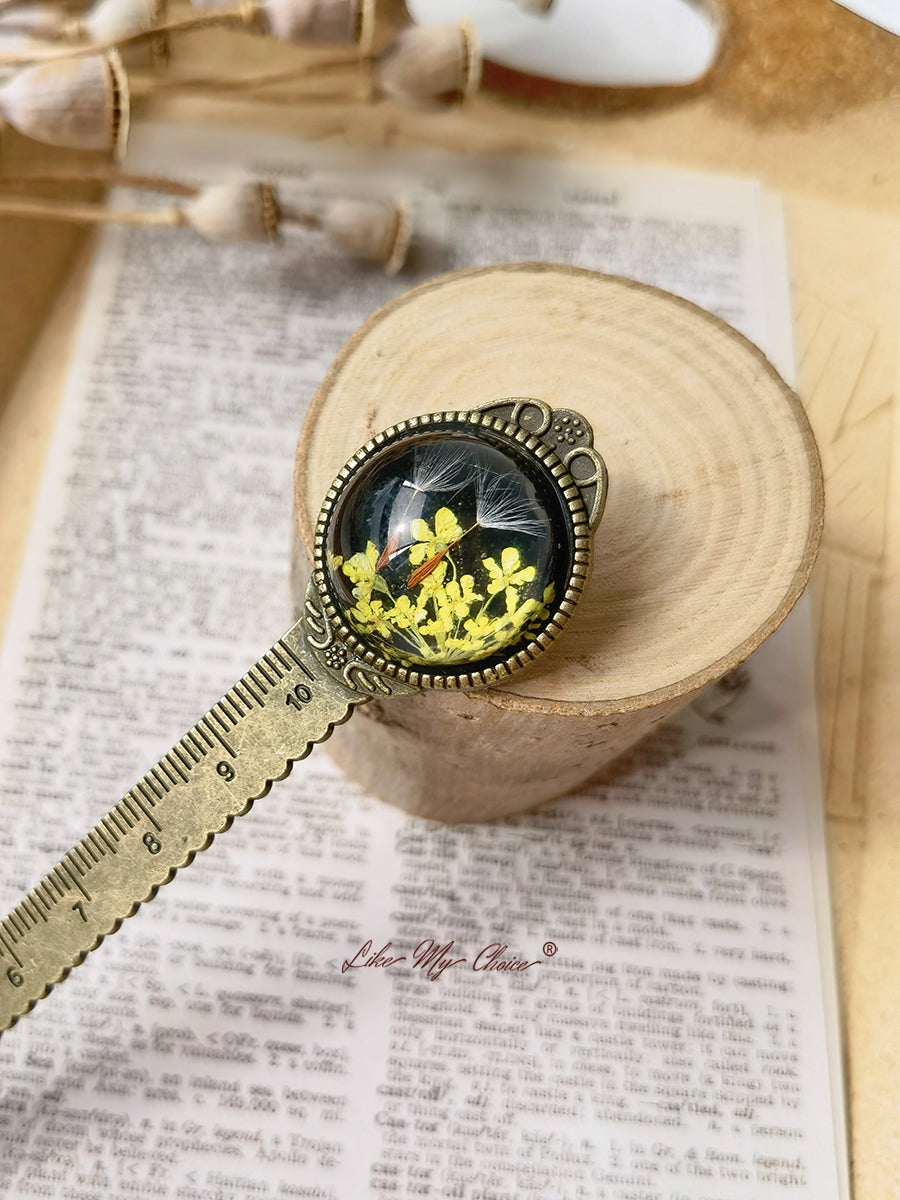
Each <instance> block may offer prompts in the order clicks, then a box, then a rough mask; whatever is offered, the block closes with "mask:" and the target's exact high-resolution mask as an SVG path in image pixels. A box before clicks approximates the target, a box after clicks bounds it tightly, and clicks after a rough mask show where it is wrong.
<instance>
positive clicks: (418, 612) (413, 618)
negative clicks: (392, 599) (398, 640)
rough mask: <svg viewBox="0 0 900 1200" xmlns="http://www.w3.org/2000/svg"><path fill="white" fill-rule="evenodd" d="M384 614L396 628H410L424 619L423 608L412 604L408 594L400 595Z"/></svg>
mask: <svg viewBox="0 0 900 1200" xmlns="http://www.w3.org/2000/svg"><path fill="white" fill-rule="evenodd" d="M385 615H386V617H387V620H389V621H393V622H394V624H395V625H396V626H397V628H398V629H410V628H411V627H412V626H413V625H418V624H419V622H420V621H422V620H424V618H425V616H426V613H425V609H424V608H420V607H419V606H418V604H413V602H412V600H410V598H409V596H401V597H400V599H399V600H398V601H397V602H396V603H395V604H394V607H393V608H392V609H390V610H389V611H388V612H387V613H386V614H385Z"/></svg>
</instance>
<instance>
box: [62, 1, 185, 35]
mask: <svg viewBox="0 0 900 1200" xmlns="http://www.w3.org/2000/svg"><path fill="white" fill-rule="evenodd" d="M163 8H164V0H98V2H97V3H96V4H94V5H92V6H91V7H90V8H89V9H87V11H86V12H83V13H80V14H79V16H77V17H75V18H74V19H73V20H71V21H69V22H68V23H67V25H66V27H65V36H66V37H70V38H73V39H77V40H80V41H87V42H104V43H105V42H117V41H120V40H122V39H123V38H127V37H129V36H130V35H131V34H134V33H141V32H143V31H144V30H146V29H152V28H153V27H154V26H155V25H158V24H159V22H160V20H161V19H162V15H163Z"/></svg>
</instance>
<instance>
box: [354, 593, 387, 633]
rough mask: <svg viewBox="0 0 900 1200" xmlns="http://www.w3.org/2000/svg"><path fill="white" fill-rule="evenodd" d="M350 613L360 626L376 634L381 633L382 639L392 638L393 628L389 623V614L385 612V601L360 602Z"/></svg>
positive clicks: (363, 600) (366, 600) (365, 600)
mask: <svg viewBox="0 0 900 1200" xmlns="http://www.w3.org/2000/svg"><path fill="white" fill-rule="evenodd" d="M350 612H351V614H352V615H353V616H354V617H355V618H356V620H357V622H358V624H360V625H365V626H366V628H367V629H370V630H372V631H373V632H374V633H380V634H381V636H382V637H390V635H391V634H392V633H393V627H392V626H391V624H390V622H389V621H388V615H389V614H388V613H386V612H385V610H384V601H383V600H369V599H362V600H358V601H357V602H356V604H355V605H354V606H353V608H351V609H350Z"/></svg>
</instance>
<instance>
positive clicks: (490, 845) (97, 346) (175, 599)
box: [0, 131, 848, 1200]
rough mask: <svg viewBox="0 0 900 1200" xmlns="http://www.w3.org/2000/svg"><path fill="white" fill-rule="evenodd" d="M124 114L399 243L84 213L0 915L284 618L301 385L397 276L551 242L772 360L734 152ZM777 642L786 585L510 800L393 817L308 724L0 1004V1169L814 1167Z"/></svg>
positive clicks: (773, 270) (9, 691)
mask: <svg viewBox="0 0 900 1200" xmlns="http://www.w3.org/2000/svg"><path fill="white" fill-rule="evenodd" d="M143 138H144V140H143V141H141V140H140V139H138V141H137V143H136V147H135V161H134V164H133V165H134V168H135V169H140V170H144V171H149V170H153V169H159V168H162V167H165V168H166V169H167V170H168V171H170V172H171V171H173V170H179V169H180V170H182V171H183V172H184V173H185V174H187V175H190V176H196V175H198V174H203V175H204V176H206V177H210V178H211V177H215V176H217V175H221V174H222V173H224V172H225V171H226V170H227V168H228V164H229V162H230V161H233V159H234V158H235V157H239V158H241V159H242V160H243V161H244V162H245V163H246V165H247V166H248V168H249V169H250V170H252V171H253V173H255V174H265V173H271V172H278V173H280V174H282V176H283V179H284V183H283V186H284V189H285V190H286V192H287V193H288V194H289V195H292V194H296V196H297V197H298V198H300V197H302V196H307V197H308V196H314V197H320V196H323V195H331V194H344V193H346V192H348V191H354V190H355V191H360V192H363V193H365V192H366V191H371V190H372V189H373V188H374V187H376V186H377V188H378V189H380V190H384V192H385V193H386V194H390V193H391V192H396V191H402V192H403V193H404V194H406V195H407V196H408V197H409V198H410V199H411V200H412V201H413V203H414V206H415V209H416V214H417V228H418V230H419V238H420V250H419V253H418V254H417V256H416V259H415V264H414V267H413V269H412V270H411V271H410V272H407V273H406V274H404V275H403V276H401V277H400V278H399V279H396V280H388V279H387V278H386V277H385V276H384V275H382V274H381V273H380V272H379V271H377V270H376V269H369V268H364V267H360V266H359V265H357V264H353V263H350V262H348V261H347V260H344V259H341V258H339V257H337V256H336V254H334V252H332V251H331V250H330V249H329V248H328V247H326V246H325V245H324V244H322V243H321V242H319V241H317V240H316V239H315V238H314V237H313V236H312V235H308V236H307V235H301V236H299V237H298V239H297V240H296V241H295V242H294V243H291V244H289V245H288V246H283V247H279V248H269V247H260V246H233V247H224V246H222V245H212V244H209V243H205V242H203V241H201V240H200V239H199V238H197V237H195V236H193V235H191V234H188V233H186V232H184V231H178V232H175V233H169V232H160V231H152V230H150V231H148V230H133V231H122V230H111V231H109V232H108V233H107V234H105V235H104V237H103V239H102V241H101V242H100V245H99V249H98V252H97V258H96V264H95V268H94V270H93V273H92V278H91V282H90V286H89V289H88V294H87V297H86V301H85V310H84V319H83V326H82V330H81V335H80V339H79V343H78V348H77V352H76V355H75V359H74V362H73V364H72V369H71V373H70V377H69V381H68V386H67V389H66V392H65V395H64V397H63V401H62V406H61V410H60V414H59V419H58V426H57V430H56V434H55V438H54V441H53V445H52V448H51V451H50V456H49V460H48V463H47V468H46V478H45V480H44V485H43V489H42V493H41V498H40V501H39V506H38V511H37V515H36V518H35V524H34V529H33V532H32V535H31V539H30V543H29V548H28V552H27V556H26V562H25V565H24V569H23V572H22V577H21V583H20V588H19V592H18V596H17V600H16V603H15V605H14V609H13V612H12V615H11V618H10V622H9V626H8V630H7V637H6V642H5V649H4V653H3V658H2V661H0V684H2V687H3V694H4V699H5V703H4V705H3V709H2V712H0V847H2V851H3V853H2V863H3V866H2V869H0V907H2V908H3V911H4V912H5V911H7V910H8V909H10V908H11V907H12V906H13V905H14V904H15V903H17V901H18V900H19V899H20V897H21V895H22V894H23V893H24V892H25V891H27V890H28V889H29V888H30V887H31V886H33V884H34V883H35V882H36V881H37V880H38V878H40V876H41V875H42V874H43V873H44V872H45V871H46V870H47V869H48V867H49V866H50V865H52V863H53V862H54V861H56V859H57V858H58V857H59V856H60V854H61V853H62V852H63V851H64V850H66V849H67V848H68V847H69V846H70V845H72V844H73V843H74V842H76V841H77V840H78V839H79V838H80V837H81V836H82V835H83V833H84V832H85V831H86V830H87V829H88V828H89V827H90V826H91V825H92V824H93V823H94V822H95V821H96V820H97V818H98V817H99V816H100V815H102V814H103V813H104V812H106V811H107V809H108V808H109V807H110V806H111V805H112V804H113V803H114V802H115V801H116V800H117V799H118V798H119V796H120V795H122V794H123V793H124V792H125V791H126V790H127V789H128V788H129V787H130V786H131V785H132V784H133V783H134V781H135V780H136V779H137V778H138V776H139V775H140V774H141V773H142V772H143V771H144V770H146V768H147V767H148V765H150V764H151V763H153V762H154V761H156V759H157V758H158V756H159V754H160V753H161V752H162V751H163V750H164V749H166V748H167V747H168V746H170V745H171V744H172V743H173V741H174V740H175V739H176V738H177V737H179V736H180V735H181V733H183V732H184V730H185V729H187V727H188V726H189V725H191V724H192V723H193V722H194V721H195V720H196V719H197V717H198V716H199V715H200V714H201V713H202V712H203V711H204V710H205V709H207V708H208V707H209V705H210V704H211V703H212V702H213V701H214V700H215V699H216V698H217V697H218V696H219V695H220V694H221V693H222V692H223V691H224V689H225V688H227V687H228V686H230V684H231V683H232V682H233V681H234V679H235V678H237V677H238V676H239V675H240V674H242V673H243V671H244V670H245V669H246V667H247V666H248V665H249V664H250V663H251V662H253V661H254V659H255V658H256V657H257V656H258V655H259V653H260V652H261V650H263V649H264V648H265V647H266V646H267V645H268V644H269V643H270V642H271V641H272V640H273V639H274V638H275V637H277V636H278V634H279V633H280V632H281V631H282V630H283V629H284V628H286V626H287V625H288V624H289V623H290V619H291V614H290V611H289V599H288V582H287V576H288V558H289V553H288V548H289V540H290V511H289V510H290V475H291V462H292V453H293V446H294V443H295V441H296V436H297V432H298V429H299V425H300V421H301V419H302V415H303V411H304V409H305V406H306V404H307V403H308V401H309V399H310V398H311V396H312V394H313V392H314V390H315V388H316V386H317V384H318V382H319V381H320V379H321V376H322V374H323V373H324V371H325V370H326V368H327V366H328V364H329V362H330V361H331V359H332V357H333V356H334V355H335V353H336V352H337V350H338V349H339V348H340V346H341V345H342V343H343V342H344V341H345V340H346V338H347V337H348V336H349V335H350V334H351V333H352V332H353V330H354V329H355V328H356V326H357V325H358V324H359V323H360V321H361V320H362V319H364V318H365V317H366V316H367V315H368V314H369V313H370V312H371V311H372V310H373V309H375V308H376V307H378V306H379V305H380V304H382V303H383V302H384V301H385V300H387V299H388V298H389V297H390V296H392V295H394V294H396V293H397V291H399V290H401V289H403V288H405V287H408V286H410V284H412V283H414V282H417V281H418V280H420V279H422V278H426V277H427V276H428V275H431V274H434V273H437V272H440V271H445V270H451V269H454V268H458V267H465V266H478V265H483V264H486V263H491V262H502V261H513V260H525V259H527V260H540V259H546V260H548V261H565V262H571V263H575V264H577V265H579V266H584V267H591V268H596V269H600V270H603V271H609V272H613V273H620V274H625V275H629V276H632V277H635V278H639V279H642V280H644V281H646V282H650V283H654V284H657V285H659V286H661V287H664V288H668V289H669V290H671V291H674V292H678V293H680V294H682V295H685V296H687V297H688V298H689V299H691V300H693V301H695V302H697V303H700V304H702V305H704V306H705V307H707V308H709V309H711V310H712V311H714V312H716V313H718V314H719V315H720V316H723V317H724V318H725V319H727V320H729V321H731V322H732V323H733V324H734V325H736V326H737V327H738V328H739V329H740V330H741V331H742V332H743V333H745V334H746V335H747V336H748V337H750V338H751V339H753V340H754V341H756V342H757V343H758V344H759V345H760V346H762V348H763V349H764V350H765V351H766V352H767V353H768V354H769V356H770V358H772V360H773V361H774V362H775V363H776V365H777V366H778V367H779V368H780V370H781V371H782V373H783V374H785V375H787V376H788V377H790V374H791V355H790V340H789V329H790V321H789V305H788V294H787V275H786V269H785V256H784V247H783V234H782V231H781V226H780V224H779V219H778V212H777V207H776V206H775V205H773V204H772V202H771V201H770V200H768V199H767V198H765V197H764V196H762V195H761V194H760V192H759V191H758V189H757V188H756V186H755V185H754V184H752V183H747V182H740V181H733V180H727V179H716V178H708V177H695V176H690V175H680V174H673V173H670V172H665V173H662V172H654V171H647V170H637V169H632V168H627V169H626V168H621V167H605V168H596V169H592V170H590V171H588V170H575V169H572V168H568V167H566V168H563V167H561V166H560V165H558V164H556V165H553V166H549V165H546V164H544V165H541V164H533V163H532V164H528V163H522V162H517V163H508V164H497V163H496V162H493V161H490V162H488V161H483V162H480V163H479V162H467V161H462V160H446V159H442V158H440V157H437V156H427V157H425V156H423V157H422V158H419V159H411V158H409V159H402V160H401V159H397V158H390V159H388V158H383V159H376V158H375V156H372V155H367V156H366V158H365V160H364V159H363V157H362V156H361V155H354V154H351V153H350V152H338V151H329V152H326V151H324V150H322V149H321V148H312V147H305V146H298V145H297V144H296V143H291V142H288V141H285V140H280V139H275V138H272V139H263V138H259V137H254V138H253V139H252V141H247V142H244V141H242V140H241V139H236V138H234V137H233V136H232V135H227V136H226V135H216V134H212V133H210V132H209V131H204V132H203V133H202V134H200V133H196V132H191V131H175V132H173V131H167V132H166V133H165V135H157V134H155V133H154V132H153V131H150V132H149V133H148V132H146V131H144V134H143ZM424 408H427V398H423V409H424ZM808 637H809V629H808V615H807V613H806V611H805V608H804V606H800V608H799V609H798V611H796V612H795V613H794V614H793V615H792V617H791V618H790V619H789V621H788V622H786V623H785V625H784V626H783V627H782V629H781V630H780V631H779V632H778V633H777V634H776V635H775V636H774V637H773V638H772V639H770V640H769V642H767V643H766V644H765V645H764V646H763V647H762V648H761V649H760V651H758V652H757V654H756V655H754V657H753V658H752V660H750V662H748V664H747V665H746V667H745V668H742V670H741V671H740V672H739V673H737V675H736V676H733V677H732V678H730V679H729V680H728V681H727V682H726V683H725V684H723V685H720V686H719V687H717V688H714V689H711V690H710V691H709V692H708V693H706V694H705V695H704V696H703V698H702V699H701V700H700V701H698V702H697V703H696V704H695V705H694V706H693V708H691V709H689V710H687V711H686V712H684V713H683V714H682V715H681V716H680V717H679V718H678V719H677V720H675V721H673V722H670V723H669V724H667V725H666V726H665V727H663V728H662V729H661V730H660V731H659V732H658V733H657V734H655V735H654V736H653V738H652V739H650V740H649V741H648V742H645V743H643V744H642V745H641V746H639V747H638V748H636V749H635V750H633V751H632V752H631V753H630V754H629V755H628V757H627V761H625V762H623V763H622V765H621V769H619V770H617V772H616V773H615V774H614V775H613V776H611V777H610V779H608V780H607V781H606V782H605V783H604V784H603V785H602V786H598V787H596V788H595V789H593V790H592V791H589V792H588V793H585V794H584V795H581V796H577V797H570V798H567V799H565V800H564V801H561V802H560V803H559V804H557V805H555V806H552V807H549V808H547V809H544V810H543V811H541V812H539V813H537V814H532V815H524V816H520V817H516V818H512V819H509V820H505V821H502V822H496V823H491V824H488V825H470V826H463V827H447V826H441V825H437V824H433V823H429V822H425V821H421V820H418V819H415V818H409V817H406V816H405V815H403V814H401V813H400V812H399V811H396V810H394V809H392V808H389V807H387V806H385V805H383V804H381V803H380V802H378V801H375V800H373V799H371V798H369V797H366V796H364V795H361V794H360V793H359V791H358V789H356V788H355V787H354V786H353V785H352V784H351V783H349V782H348V781H346V780H345V779H344V778H342V777H341V776H340V774H339V773H338V772H337V771H336V770H335V768H334V767H332V766H331V764H330V763H329V761H328V759H327V756H326V753H325V751H324V749H321V748H319V749H317V750H315V751H314V752H313V755H312V756H311V757H310V758H309V759H308V760H306V761H305V762H304V763H302V764H300V765H298V766H297V767H296V768H295V769H294V772H293V774H292V776H291V777H290V778H289V779H287V780H285V781H284V782H282V783H279V784H276V785H275V787H274V788H273V790H272V792H271V794H270V795H269V796H268V797H267V798H266V799H265V800H263V801H260V802H258V803H257V805H256V806H255V807H254V809H253V811H252V813H251V814H250V815H249V816H247V817H246V818H244V819H242V820H241V821H239V822H238V823H236V825H235V826H234V827H233V829H232V830H230V831H229V832H228V833H227V834H225V835H223V836H222V837H221V838H218V839H217V840H216V841H215V843H214V844H213V846H212V847H211V849H209V850H208V851H207V852H205V853H204V854H203V855H201V856H199V858H198V859H197V860H196V862H195V863H194V864H193V865H192V866H190V867H189V868H188V869H186V870H185V871H183V872H181V873H180V874H179V875H178V876H177V878H176V879H175V881H174V882H173V884H172V885H171V887H167V888H165V889H163V891H162V892H161V893H160V894H159V896H158V897H157V898H156V899H155V900H154V901H153V902H152V903H151V904H148V905H146V906H145V907H144V908H143V909H142V910H141V911H140V912H139V913H138V914H137V915H136V916H135V917H134V918H133V919H131V920H130V921H128V922H126V923H125V924H124V925H123V927H122V928H121V930H120V931H119V932H118V933H117V934H116V935H115V936H113V937H111V938H110V939H108V941H107V943H106V944H104V945H103V946H102V947H101V948H100V949H99V950H98V951H97V952H96V954H93V955H91V956H89V957H88V959H87V960H86V962H85V963H84V964H83V965H82V966H80V967H79V968H78V969H77V970H76V971H75V972H74V974H73V976H72V978H71V979H70V980H68V981H67V982H66V983H64V984H63V985H62V986H61V987H59V988H57V989H56V990H54V991H53V992H52V993H51V995H50V996H49V997H48V998H47V999H45V1000H43V1001H41V1003H40V1004H39V1005H38V1007H37V1009H36V1010H35V1011H34V1013H33V1014H31V1015H30V1016H28V1017H27V1018H25V1019H24V1020H23V1021H22V1022H20V1023H19V1024H18V1025H17V1026H16V1027H15V1028H14V1029H13V1030H12V1031H10V1032H9V1033H7V1034H5V1035H4V1036H3V1038H2V1039H0V1195H3V1196H10V1197H20V1196H21V1197H26V1196H38V1195H40V1196H48V1197H54V1198H58V1200H63V1198H66V1200H68V1198H70V1197H71V1198H75V1197H79V1198H80V1197H88V1196H91V1197H94V1196H97V1197H116V1198H120V1197H126V1196H139V1197H165V1198H167V1200H169V1198H171V1200H176V1198H177V1200H218V1198H220V1197H222V1198H232V1197H233V1198H243V1197H279V1196H285V1197H287V1196H294V1197H307V1198H312V1197H316V1198H318V1200H325V1198H329V1200H359V1198H360V1197H363V1196H370V1195H371V1196H384V1195H391V1196H397V1197H404V1198H406V1197H418V1196H425V1197H434V1198H450V1197H459V1198H466V1200H487V1198H489V1197H490V1198H492V1200H500V1198H501V1197H510V1198H512V1197H516V1198H517V1200H519V1198H521V1200H538V1198H539V1197H540V1198H545V1197H553V1198H554V1200H576V1198H582V1197H583V1198H598V1200H638V1198H639V1200H774V1198H778V1200H782V1198H795V1197H801V1196H803V1197H809V1198H810V1200H831V1198H835V1200H837V1198H841V1197H846V1196H847V1195H848V1192H847V1181H846V1148H845V1133H844V1128H843V1101H842V1089H841V1078H840V1060H839V1053H838V1023H837V1015H836V1003H835V986H834V966H833V961H832V951H831V933H830V922H829V905H828V894H827V879H826V870H825V864H824V841H823V833H822V822H821V813H820V799H819V794H818V776H817V765H816V762H817V759H816V751H815V735H814V714H813V692H812V671H811V660H810V652H809V645H808ZM511 960H514V961H515V962H517V963H518V964H519V965H520V966H522V968H523V969H520V970H515V971H513V970H504V969H499V968H500V964H501V963H509V962H510V961H511ZM3 985H4V984H3V979H2V977H0V986H3Z"/></svg>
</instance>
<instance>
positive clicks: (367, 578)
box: [341, 542, 378, 600]
mask: <svg viewBox="0 0 900 1200" xmlns="http://www.w3.org/2000/svg"><path fill="white" fill-rule="evenodd" d="M377 561H378V550H377V548H376V546H375V545H374V543H373V542H368V543H367V544H366V549H365V553H363V552H362V551H360V552H359V553H358V554H354V555H353V557H352V558H348V559H347V561H346V562H345V563H344V564H343V565H342V566H341V570H342V571H343V572H344V574H345V575H346V576H347V578H348V579H349V580H350V582H351V583H352V584H354V585H355V586H354V588H353V595H354V596H356V598H357V599H358V600H361V599H368V598H369V596H371V594H372V588H373V587H374V586H375V564H376V562H377Z"/></svg>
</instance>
